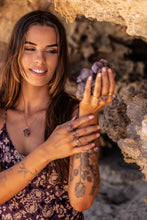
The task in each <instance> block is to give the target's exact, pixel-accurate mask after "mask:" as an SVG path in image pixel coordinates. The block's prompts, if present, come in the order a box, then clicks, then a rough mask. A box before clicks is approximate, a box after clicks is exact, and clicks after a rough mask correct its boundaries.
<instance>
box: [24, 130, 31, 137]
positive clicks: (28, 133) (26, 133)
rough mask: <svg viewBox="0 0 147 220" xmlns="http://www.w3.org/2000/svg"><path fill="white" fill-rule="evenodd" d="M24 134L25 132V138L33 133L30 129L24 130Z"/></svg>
mask: <svg viewBox="0 0 147 220" xmlns="http://www.w3.org/2000/svg"><path fill="white" fill-rule="evenodd" d="M23 132H24V136H25V137H27V136H29V135H30V133H31V132H30V129H29V128H25V129H24V130H23Z"/></svg>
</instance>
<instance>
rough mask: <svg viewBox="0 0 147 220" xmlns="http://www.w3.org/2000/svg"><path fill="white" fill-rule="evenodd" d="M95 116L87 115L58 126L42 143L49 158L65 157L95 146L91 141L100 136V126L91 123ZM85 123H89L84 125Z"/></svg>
mask: <svg viewBox="0 0 147 220" xmlns="http://www.w3.org/2000/svg"><path fill="white" fill-rule="evenodd" d="M93 118H94V116H93V115H86V116H82V117H80V118H78V119H76V120H71V121H68V122H66V123H64V124H62V125H59V126H57V128H56V129H55V130H54V131H53V133H52V134H51V135H50V137H49V138H48V139H47V140H46V141H45V142H44V143H43V145H42V147H43V149H44V150H45V155H46V156H47V157H48V160H50V161H52V160H56V159H60V158H65V157H68V156H71V155H73V154H77V153H81V152H85V151H88V150H90V149H91V148H93V147H94V146H95V144H94V143H91V142H92V141H95V140H96V139H97V138H98V137H99V132H98V130H99V126H98V125H89V122H90V121H91V120H92V119H93ZM85 123H87V124H88V125H86V126H84V127H82V125H83V124H85Z"/></svg>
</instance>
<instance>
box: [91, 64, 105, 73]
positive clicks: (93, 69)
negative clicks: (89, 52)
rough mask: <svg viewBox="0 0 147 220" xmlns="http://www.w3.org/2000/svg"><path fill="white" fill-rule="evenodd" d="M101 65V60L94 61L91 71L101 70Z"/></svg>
mask: <svg viewBox="0 0 147 220" xmlns="http://www.w3.org/2000/svg"><path fill="white" fill-rule="evenodd" d="M102 67H103V64H102V63H101V62H95V63H94V64H93V65H92V67H91V69H92V71H93V72H94V73H98V72H100V71H101V68H102Z"/></svg>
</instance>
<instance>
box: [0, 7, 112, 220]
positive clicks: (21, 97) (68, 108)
mask: <svg viewBox="0 0 147 220" xmlns="http://www.w3.org/2000/svg"><path fill="white" fill-rule="evenodd" d="M67 76H68V57H67V43H66V35H65V30H64V27H63V26H62V24H61V23H60V21H59V20H58V19H57V18H56V17H55V16H54V15H52V14H51V13H50V12H46V11H34V12H31V13H28V14H26V15H24V16H23V17H22V18H21V19H20V20H19V21H18V22H17V23H16V25H15V27H14V30H13V32H12V36H11V39H10V43H9V46H8V51H7V55H6V58H5V61H4V63H3V67H2V74H1V83H0V105H1V111H0V112H1V114H0V126H1V130H0V164H1V172H0V192H1V193H0V216H1V219H21V220H22V219H83V215H82V213H81V212H82V211H83V210H86V209H88V208H89V207H90V206H91V204H92V202H93V200H94V198H95V196H96V194H97V192H98V188H99V172H98V164H97V163H98V137H99V126H98V125H97V121H98V118H97V113H98V110H99V109H100V108H101V107H102V106H103V105H105V104H107V103H108V102H111V101H112V95H111V94H113V93H114V87H115V82H114V77H113V72H112V70H111V69H109V70H107V69H106V68H103V70H102V73H98V75H97V78H96V84H95V89H94V92H93V95H92V96H91V83H92V78H91V77H89V79H88V81H87V84H86V88H85V92H84V98H83V99H82V101H81V102H80V103H79V104H78V101H77V100H76V99H73V98H71V97H70V96H69V95H68V94H66V93H65V92H64V86H65V81H66V79H67ZM101 81H103V85H102V84H101ZM108 94H109V95H108ZM103 95H105V96H106V95H108V99H107V101H103V100H101V101H100V102H98V97H100V96H103ZM78 106H79V107H78Z"/></svg>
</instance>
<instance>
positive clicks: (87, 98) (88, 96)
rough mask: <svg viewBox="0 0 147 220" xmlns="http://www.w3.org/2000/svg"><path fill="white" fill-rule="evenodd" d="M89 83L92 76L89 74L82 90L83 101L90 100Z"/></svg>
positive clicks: (90, 83)
mask: <svg viewBox="0 0 147 220" xmlns="http://www.w3.org/2000/svg"><path fill="white" fill-rule="evenodd" d="M91 85H92V76H89V77H88V80H87V82H86V86H85V91H84V95H83V99H84V101H85V102H90V98H91Z"/></svg>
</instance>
